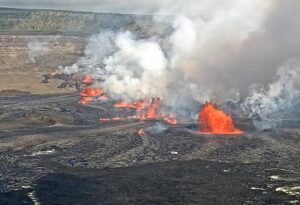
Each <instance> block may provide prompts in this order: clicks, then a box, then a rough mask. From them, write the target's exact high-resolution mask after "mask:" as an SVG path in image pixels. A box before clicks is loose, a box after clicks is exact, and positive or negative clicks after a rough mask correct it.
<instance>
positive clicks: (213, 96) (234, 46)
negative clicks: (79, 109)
mask: <svg viewBox="0 0 300 205" xmlns="http://www.w3.org/2000/svg"><path fill="white" fill-rule="evenodd" d="M161 4H163V5H161V10H160V11H159V12H158V13H157V15H156V16H155V17H154V20H155V21H163V22H169V23H170V24H171V25H172V27H173V32H172V34H171V35H169V36H164V37H161V36H153V37H151V38H148V39H139V38H138V37H137V36H135V35H134V34H132V33H130V32H129V31H128V32H123V33H114V32H113V31H106V32H102V33H100V34H98V35H95V36H93V37H91V39H90V40H89V43H88V45H87V48H86V51H85V57H84V58H82V59H80V60H79V61H78V63H76V64H74V65H73V66H70V67H64V68H61V69H62V70H63V71H64V72H66V73H74V72H82V73H90V74H92V75H93V76H94V77H95V76H96V78H99V79H103V81H102V82H101V83H99V86H101V87H103V88H104V89H105V90H106V92H108V93H109V94H110V95H111V96H114V97H116V98H122V99H125V100H138V99H144V98H151V97H160V98H161V99H162V100H163V103H164V104H165V105H166V107H169V108H171V109H172V110H173V111H174V112H175V113H176V114H178V113H181V112H183V113H185V114H186V113H189V109H191V110H193V111H194V112H195V111H196V107H197V106H199V103H203V102H205V101H207V100H215V101H218V100H220V101H223V102H224V100H226V99H231V98H235V99H234V101H235V102H242V105H243V108H244V111H246V115H249V116H254V113H256V115H259V116H260V118H262V119H264V118H268V117H270V113H272V114H274V113H279V112H281V111H282V110H286V109H294V108H295V106H298V107H299V104H293V105H290V103H293V102H295V99H294V98H296V96H298V89H299V88H298V86H297V85H296V83H292V82H296V81H294V80H297V79H299V72H298V71H297V66H296V65H294V63H293V65H291V63H290V62H291V59H299V57H300V47H299V46H298V45H300V44H299V43H300V38H299V37H298V36H300V20H299V19H300V13H299V12H298V9H297V8H299V6H300V5H299V1H297V0H290V1H288V2H286V1H280V0H272V1H271V0H252V1H247V0H229V1H226V3H224V1H220V0H212V1H208V0H198V1H189V2H186V1H178V2H177V3H175V4H174V2H173V1H164V2H163V3H161ZM162 13H172V14H175V13H176V14H179V16H178V15H177V16H175V17H174V18H172V17H171V18H170V16H168V17H167V18H166V17H165V16H163V15H160V14H162ZM170 19H171V20H170ZM282 65H284V66H283V67H281V66H282ZM277 70H278V71H277ZM276 73H277V76H278V79H277V80H278V81H274V77H276ZM273 81H274V82H273ZM286 81H290V82H289V83H292V84H289V83H287V82H286ZM270 83H271V84H270ZM254 85H260V86H261V87H263V88H264V89H260V90H255V91H253V89H252V88H253V86H254ZM291 88H293V89H291ZM276 89H279V90H280V91H278V90H276ZM287 93H288V94H287ZM188 115H190V113H189V114H188ZM287 115H288V112H287Z"/></svg>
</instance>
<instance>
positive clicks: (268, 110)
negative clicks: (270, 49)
mask: <svg viewBox="0 0 300 205" xmlns="http://www.w3.org/2000/svg"><path fill="white" fill-rule="evenodd" d="M299 106H300V63H299V61H297V60H291V61H290V62H288V63H286V64H285V65H283V66H282V67H280V68H279V70H278V72H277V75H276V79H274V82H272V83H271V84H269V85H268V86H267V87H266V88H262V87H258V88H257V87H256V88H253V89H252V91H251V94H250V95H249V96H248V97H247V98H246V100H245V101H244V102H243V104H242V108H243V109H244V111H245V113H247V114H249V117H251V118H253V119H256V120H260V121H261V120H262V121H269V120H272V121H274V120H278V119H286V120H291V119H293V118H294V119H296V118H297V117H298V116H299V114H300V112H299Z"/></svg>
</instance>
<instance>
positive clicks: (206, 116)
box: [198, 103, 243, 134]
mask: <svg viewBox="0 0 300 205" xmlns="http://www.w3.org/2000/svg"><path fill="white" fill-rule="evenodd" d="M198 120H199V123H200V124H201V128H200V132H202V133H207V134H241V133H243V132H242V131H240V130H239V129H236V128H235V127H234V124H233V120H232V117H231V116H230V115H227V114H225V113H224V112H223V111H222V110H220V109H218V108H216V107H215V106H214V105H213V104H211V103H205V105H204V107H203V108H202V109H201V110H200V111H199V118H198Z"/></svg>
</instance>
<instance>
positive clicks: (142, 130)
mask: <svg viewBox="0 0 300 205" xmlns="http://www.w3.org/2000/svg"><path fill="white" fill-rule="evenodd" d="M138 134H139V135H140V136H144V135H145V131H144V129H142V128H141V129H139V131H138Z"/></svg>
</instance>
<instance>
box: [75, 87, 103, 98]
mask: <svg viewBox="0 0 300 205" xmlns="http://www.w3.org/2000/svg"><path fill="white" fill-rule="evenodd" d="M102 94H103V90H102V89H101V88H86V89H84V90H83V91H82V92H81V94H80V95H81V96H83V97H97V96H100V95H102Z"/></svg>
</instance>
